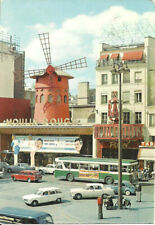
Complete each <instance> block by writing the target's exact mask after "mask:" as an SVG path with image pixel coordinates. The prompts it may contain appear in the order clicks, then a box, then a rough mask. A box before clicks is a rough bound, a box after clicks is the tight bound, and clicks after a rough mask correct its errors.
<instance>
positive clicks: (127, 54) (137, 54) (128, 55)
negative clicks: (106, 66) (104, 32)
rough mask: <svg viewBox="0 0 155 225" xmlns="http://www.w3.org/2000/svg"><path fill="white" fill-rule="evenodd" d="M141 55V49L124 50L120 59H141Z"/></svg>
mask: <svg viewBox="0 0 155 225" xmlns="http://www.w3.org/2000/svg"><path fill="white" fill-rule="evenodd" d="M142 57H143V51H134V52H124V55H123V57H122V60H129V61H132V60H141V59H142Z"/></svg>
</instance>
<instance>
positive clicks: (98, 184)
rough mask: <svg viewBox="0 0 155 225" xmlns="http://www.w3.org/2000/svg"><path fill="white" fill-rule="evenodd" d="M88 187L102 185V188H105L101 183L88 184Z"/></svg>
mask: <svg viewBox="0 0 155 225" xmlns="http://www.w3.org/2000/svg"><path fill="white" fill-rule="evenodd" d="M86 185H87V186H95V185H100V186H103V184H101V183H88V184H86Z"/></svg>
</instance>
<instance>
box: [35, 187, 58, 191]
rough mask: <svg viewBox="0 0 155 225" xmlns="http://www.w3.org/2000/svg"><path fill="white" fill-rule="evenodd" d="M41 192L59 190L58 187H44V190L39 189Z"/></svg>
mask: <svg viewBox="0 0 155 225" xmlns="http://www.w3.org/2000/svg"><path fill="white" fill-rule="evenodd" d="M38 190H39V191H53V190H59V188H57V187H44V188H39V189H38Z"/></svg>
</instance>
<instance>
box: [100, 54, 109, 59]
mask: <svg viewBox="0 0 155 225" xmlns="http://www.w3.org/2000/svg"><path fill="white" fill-rule="evenodd" d="M107 58H108V54H107V55H101V56H100V59H107Z"/></svg>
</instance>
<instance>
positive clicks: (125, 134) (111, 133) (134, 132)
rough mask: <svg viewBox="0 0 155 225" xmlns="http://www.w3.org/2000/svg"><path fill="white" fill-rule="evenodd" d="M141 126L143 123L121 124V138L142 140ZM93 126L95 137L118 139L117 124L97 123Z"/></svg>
mask: <svg viewBox="0 0 155 225" xmlns="http://www.w3.org/2000/svg"><path fill="white" fill-rule="evenodd" d="M143 127H144V125H143V124H122V139H123V140H131V139H132V140H143V139H144V136H143ZM94 128H95V132H94V134H95V138H96V139H111V140H112V139H113V140H116V139H118V134H119V126H118V124H99V125H98V124H97V125H95V126H94Z"/></svg>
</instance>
